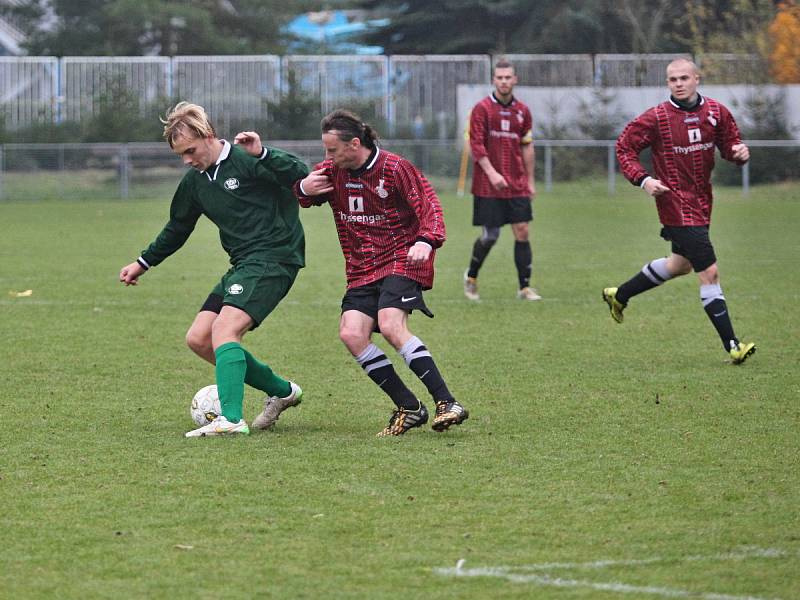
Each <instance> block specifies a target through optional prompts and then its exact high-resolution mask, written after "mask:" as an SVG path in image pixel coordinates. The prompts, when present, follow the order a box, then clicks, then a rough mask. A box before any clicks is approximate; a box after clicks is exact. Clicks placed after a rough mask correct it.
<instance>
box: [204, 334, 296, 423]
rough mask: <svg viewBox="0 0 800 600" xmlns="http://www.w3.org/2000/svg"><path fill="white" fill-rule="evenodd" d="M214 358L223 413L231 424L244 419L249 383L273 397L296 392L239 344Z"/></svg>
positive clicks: (225, 347) (226, 346)
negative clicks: (246, 391) (243, 407)
mask: <svg viewBox="0 0 800 600" xmlns="http://www.w3.org/2000/svg"><path fill="white" fill-rule="evenodd" d="M214 356H215V358H216V363H217V365H216V376H217V390H218V391H219V402H220V404H221V405H222V414H223V416H224V417H225V418H226V419H228V421H230V422H231V423H238V422H239V421H240V420H241V419H242V403H243V402H244V384H245V383H246V384H247V385H250V386H252V387H254V388H256V389H257V390H261V391H262V392H264V393H265V394H267V395H269V396H278V397H279V398H285V397H286V396H288V395H289V394H291V393H292V386H290V385H289V382H288V381H286V380H285V379H281V378H280V377H278V376H277V375H276V374H275V373H274V372H273V370H272V369H270V368H269V367H268V366H267V365H265V364H264V363H262V362H261V361H259V360H257V359H256V358H255V357H254V356H253V355H252V354H250V353H249V352H248V351H247V350H245V349H244V348H242V346H241V344H238V343H237V342H228V343H227V344H222V345H221V346H219V347H218V348H217V349H216V350H215V351H214Z"/></svg>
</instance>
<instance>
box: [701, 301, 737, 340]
mask: <svg viewBox="0 0 800 600" xmlns="http://www.w3.org/2000/svg"><path fill="white" fill-rule="evenodd" d="M703 309H705V311H706V314H707V315H708V318H709V319H711V324H712V325H713V326H714V329H716V330H717V333H718V334H719V339H720V340H722V347H723V348H724V349H725V352H728V351H729V350H730V349H731V348H734V347H736V346H738V345H739V340H738V339H737V338H736V335H735V334H734V333H733V324H732V323H731V316H730V314H729V313H728V305H727V304H726V303H725V299H724V298H714V299H713V300H712V301H711V302H709V303H708V304H705V306H703Z"/></svg>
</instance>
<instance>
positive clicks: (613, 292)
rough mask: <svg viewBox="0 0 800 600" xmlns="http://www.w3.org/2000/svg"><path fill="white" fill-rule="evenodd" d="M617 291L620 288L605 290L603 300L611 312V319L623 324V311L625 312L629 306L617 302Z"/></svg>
mask: <svg viewBox="0 0 800 600" xmlns="http://www.w3.org/2000/svg"><path fill="white" fill-rule="evenodd" d="M617 289H618V288H615V287H607V288H605V289H604V290H603V300H605V303H606V304H608V308H609V310H610V311H611V318H612V319H614V320H615V321H616V322H617V323H622V319H623V317H622V311H623V310H625V307H626V306H627V304H623V303H622V302H620V301H619V300H617Z"/></svg>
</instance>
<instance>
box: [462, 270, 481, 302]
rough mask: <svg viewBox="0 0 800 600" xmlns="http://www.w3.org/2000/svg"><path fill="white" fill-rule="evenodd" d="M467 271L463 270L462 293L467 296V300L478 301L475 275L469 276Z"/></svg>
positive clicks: (479, 298) (478, 295)
mask: <svg viewBox="0 0 800 600" xmlns="http://www.w3.org/2000/svg"><path fill="white" fill-rule="evenodd" d="M467 273H469V271H468V270H467V271H464V295H465V296H466V297H467V300H472V301H473V302H480V300H481V296H480V294H478V280H477V279H476V278H475V277H470V276H469V275H468V274H467Z"/></svg>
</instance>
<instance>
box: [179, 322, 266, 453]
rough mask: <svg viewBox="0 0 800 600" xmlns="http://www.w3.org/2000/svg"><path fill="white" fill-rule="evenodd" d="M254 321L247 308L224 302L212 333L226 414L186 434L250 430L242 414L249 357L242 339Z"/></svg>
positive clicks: (217, 374) (218, 382) (216, 433)
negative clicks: (242, 344) (225, 304)
mask: <svg viewBox="0 0 800 600" xmlns="http://www.w3.org/2000/svg"><path fill="white" fill-rule="evenodd" d="M252 324H253V320H252V319H251V317H250V316H249V315H248V314H247V313H246V312H244V311H243V310H240V309H238V308H236V307H233V306H224V307H223V308H222V310H221V311H220V314H219V316H218V317H217V318H216V319H215V320H214V324H213V326H212V333H211V335H212V342H213V344H214V358H215V364H216V366H215V371H216V379H217V390H218V392H219V400H220V406H221V408H222V414H221V415H220V416H219V417H217V418H216V419H214V420H213V421H212V422H211V423H209V424H208V425H204V426H203V427H199V428H198V429H195V430H193V431H189V432H187V433H186V437H204V436H211V435H223V434H228V433H244V434H247V433H250V429H249V427H248V426H247V423H246V422H245V420H244V419H243V418H242V404H243V401H244V380H245V375H246V372H247V360H246V358H245V352H244V349H243V348H242V346H241V343H240V342H241V339H242V336H243V335H244V333H245V332H246V331H248V330H249V329H250V327H251V326H252Z"/></svg>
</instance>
